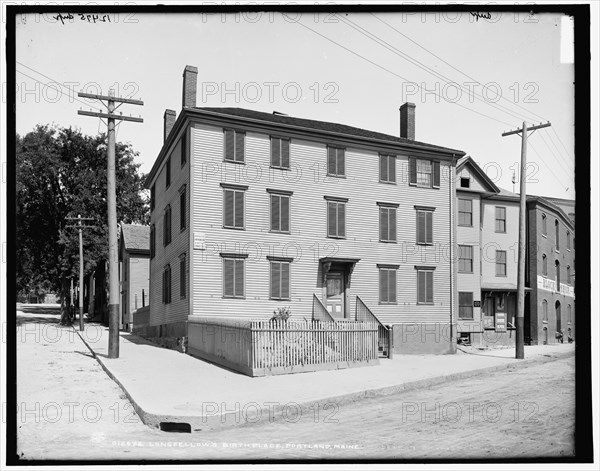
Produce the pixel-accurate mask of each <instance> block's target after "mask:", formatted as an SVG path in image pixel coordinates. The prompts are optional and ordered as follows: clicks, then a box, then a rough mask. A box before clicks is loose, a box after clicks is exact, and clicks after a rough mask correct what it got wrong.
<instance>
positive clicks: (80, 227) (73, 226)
mask: <svg viewBox="0 0 600 471" xmlns="http://www.w3.org/2000/svg"><path fill="white" fill-rule="evenodd" d="M65 227H72V228H75V229H89V228H93V227H98V226H83V225H81V226H80V225H79V224H76V225H72V226H71V225H69V226H65Z"/></svg>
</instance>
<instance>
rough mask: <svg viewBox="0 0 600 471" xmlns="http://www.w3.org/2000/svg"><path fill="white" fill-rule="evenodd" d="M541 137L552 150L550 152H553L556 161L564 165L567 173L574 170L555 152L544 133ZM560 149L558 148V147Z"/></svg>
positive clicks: (563, 167)
mask: <svg viewBox="0 0 600 471" xmlns="http://www.w3.org/2000/svg"><path fill="white" fill-rule="evenodd" d="M540 139H541V140H542V141H543V142H544V144H545V145H546V147H547V148H548V150H549V151H550V153H551V154H552V156H553V157H554V158H555V159H556V161H557V162H558V163H559V164H560V165H562V169H563V170H566V172H567V173H569V172H573V169H572V168H569V167H568V166H567V165H566V164H565V163H564V161H563V160H562V159H561V158H560V157H559V156H558V155H556V153H555V152H554V150H553V149H552V147H550V144H548V141H546V139H545V138H544V135H543V134H540ZM557 150H558V149H557Z"/></svg>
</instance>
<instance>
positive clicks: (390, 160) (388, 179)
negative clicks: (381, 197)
mask: <svg viewBox="0 0 600 471" xmlns="http://www.w3.org/2000/svg"><path fill="white" fill-rule="evenodd" d="M379 181H380V182H382V183H396V156H395V155H387V154H379Z"/></svg>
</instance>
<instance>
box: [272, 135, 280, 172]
mask: <svg viewBox="0 0 600 471" xmlns="http://www.w3.org/2000/svg"><path fill="white" fill-rule="evenodd" d="M280 142H281V141H280V140H279V139H277V138H275V137H272V138H271V166H272V167H280V166H281V159H280V155H279V143H280Z"/></svg>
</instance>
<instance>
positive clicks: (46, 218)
mask: <svg viewBox="0 0 600 471" xmlns="http://www.w3.org/2000/svg"><path fill="white" fill-rule="evenodd" d="M115 147H116V149H115V162H116V179H117V220H118V221H122V222H125V223H139V224H147V223H148V220H149V212H148V198H147V195H146V193H145V191H144V189H143V181H144V178H145V176H144V175H143V174H141V173H139V167H140V164H137V163H135V161H134V159H135V158H136V157H137V156H138V155H139V154H138V153H137V152H135V151H134V150H133V148H132V147H131V145H130V144H128V143H127V144H123V143H117V144H116V146H115ZM16 169H17V174H16V190H17V195H16V196H17V199H16V203H17V209H16V222H17V227H16V240H17V247H16V249H17V257H16V258H17V289H18V290H20V291H22V292H38V293H44V292H48V291H55V292H58V293H59V294H60V299H61V312H62V314H63V316H62V318H64V317H65V311H66V309H65V308H66V306H67V301H68V296H69V278H70V277H77V276H78V274H79V238H78V231H77V229H73V228H67V227H66V226H67V225H72V224H74V223H75V221H69V220H67V219H66V218H67V217H77V215H78V214H81V215H82V216H84V217H92V218H94V221H93V222H92V221H89V222H88V223H89V224H94V225H95V226H96V227H94V228H91V229H85V230H84V231H83V243H84V258H85V265H84V272H85V273H86V274H87V273H90V272H91V271H93V270H94V269H95V267H96V265H97V263H98V262H100V261H101V260H106V259H107V258H108V227H107V225H108V222H107V204H106V195H107V189H106V187H107V175H106V174H107V168H106V135H104V134H101V135H99V136H86V135H83V134H82V133H81V131H79V130H77V129H73V128H70V127H69V128H58V127H55V126H49V125H44V126H42V125H38V126H37V127H36V128H35V129H34V130H33V131H32V132H29V133H28V134H27V135H25V136H24V137H20V136H19V135H17V148H16Z"/></svg>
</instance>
